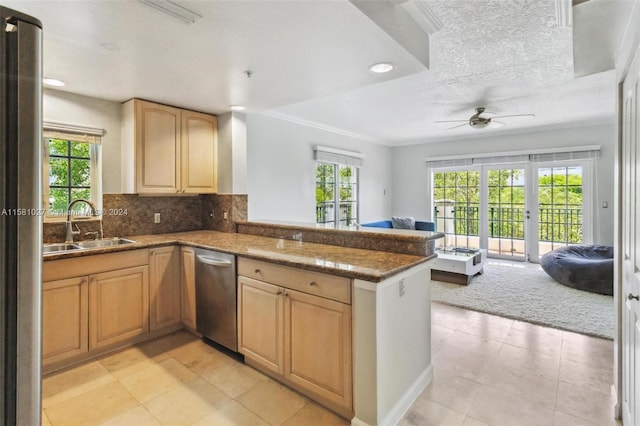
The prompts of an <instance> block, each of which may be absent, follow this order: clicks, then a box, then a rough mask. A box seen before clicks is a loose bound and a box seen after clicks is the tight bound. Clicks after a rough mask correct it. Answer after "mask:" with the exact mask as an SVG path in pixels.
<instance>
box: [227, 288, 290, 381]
mask: <svg viewBox="0 0 640 426" xmlns="http://www.w3.org/2000/svg"><path fill="white" fill-rule="evenodd" d="M281 294H282V289H281V288H279V287H276V286H274V285H271V284H267V283H265V282H262V281H257V280H252V279H250V278H245V277H242V276H239V277H238V350H239V352H240V353H241V354H243V355H244V356H245V357H246V358H248V359H250V360H252V361H253V362H255V363H257V364H260V365H261V366H263V367H264V368H266V369H268V370H271V371H273V372H275V373H278V374H282V373H283V371H284V369H283V353H282V351H283V348H284V346H283V343H284V332H283V318H284V315H283V304H284V303H283V298H282V296H281Z"/></svg>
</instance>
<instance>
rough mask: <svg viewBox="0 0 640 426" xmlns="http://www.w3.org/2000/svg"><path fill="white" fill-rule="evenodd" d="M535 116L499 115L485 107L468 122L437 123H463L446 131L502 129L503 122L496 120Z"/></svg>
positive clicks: (479, 108) (446, 121)
mask: <svg viewBox="0 0 640 426" xmlns="http://www.w3.org/2000/svg"><path fill="white" fill-rule="evenodd" d="M535 116H536V115H535V114H512V115H498V116H496V114H495V112H489V111H485V107H478V108H476V113H475V114H473V115H472V116H471V117H470V118H469V119H468V120H439V121H435V123H463V124H458V125H457V126H453V127H449V128H448V129H445V130H451V129H457V128H458V127H463V126H467V125H468V126H471V127H472V128H474V129H484V128H486V127H502V126H504V125H505V123H503V122H502V121H496V120H495V119H496V118H509V117H530V118H533V117H535Z"/></svg>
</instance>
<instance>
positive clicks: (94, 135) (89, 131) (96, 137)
mask: <svg viewBox="0 0 640 426" xmlns="http://www.w3.org/2000/svg"><path fill="white" fill-rule="evenodd" d="M105 133H106V132H105V131H104V129H98V128H94V127H86V126H77V125H73V124H65V123H56V122H52V121H45V122H44V123H43V126H42V135H43V136H44V137H45V138H52V139H64V140H71V141H75V142H85V143H91V144H95V145H100V144H101V143H102V142H101V137H102V136H104V134H105Z"/></svg>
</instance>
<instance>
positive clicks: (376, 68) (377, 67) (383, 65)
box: [369, 62, 393, 74]
mask: <svg viewBox="0 0 640 426" xmlns="http://www.w3.org/2000/svg"><path fill="white" fill-rule="evenodd" d="M392 69H393V64H392V63H391V62H378V63H377V64H373V65H371V66H370V67H369V71H371V72H375V73H376V74H382V73H385V72H389V71H391V70H392Z"/></svg>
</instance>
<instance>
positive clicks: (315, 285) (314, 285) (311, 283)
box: [309, 281, 318, 287]
mask: <svg viewBox="0 0 640 426" xmlns="http://www.w3.org/2000/svg"><path fill="white" fill-rule="evenodd" d="M309 285H310V286H311V287H317V286H318V283H317V282H315V281H311V282H310V283H309Z"/></svg>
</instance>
